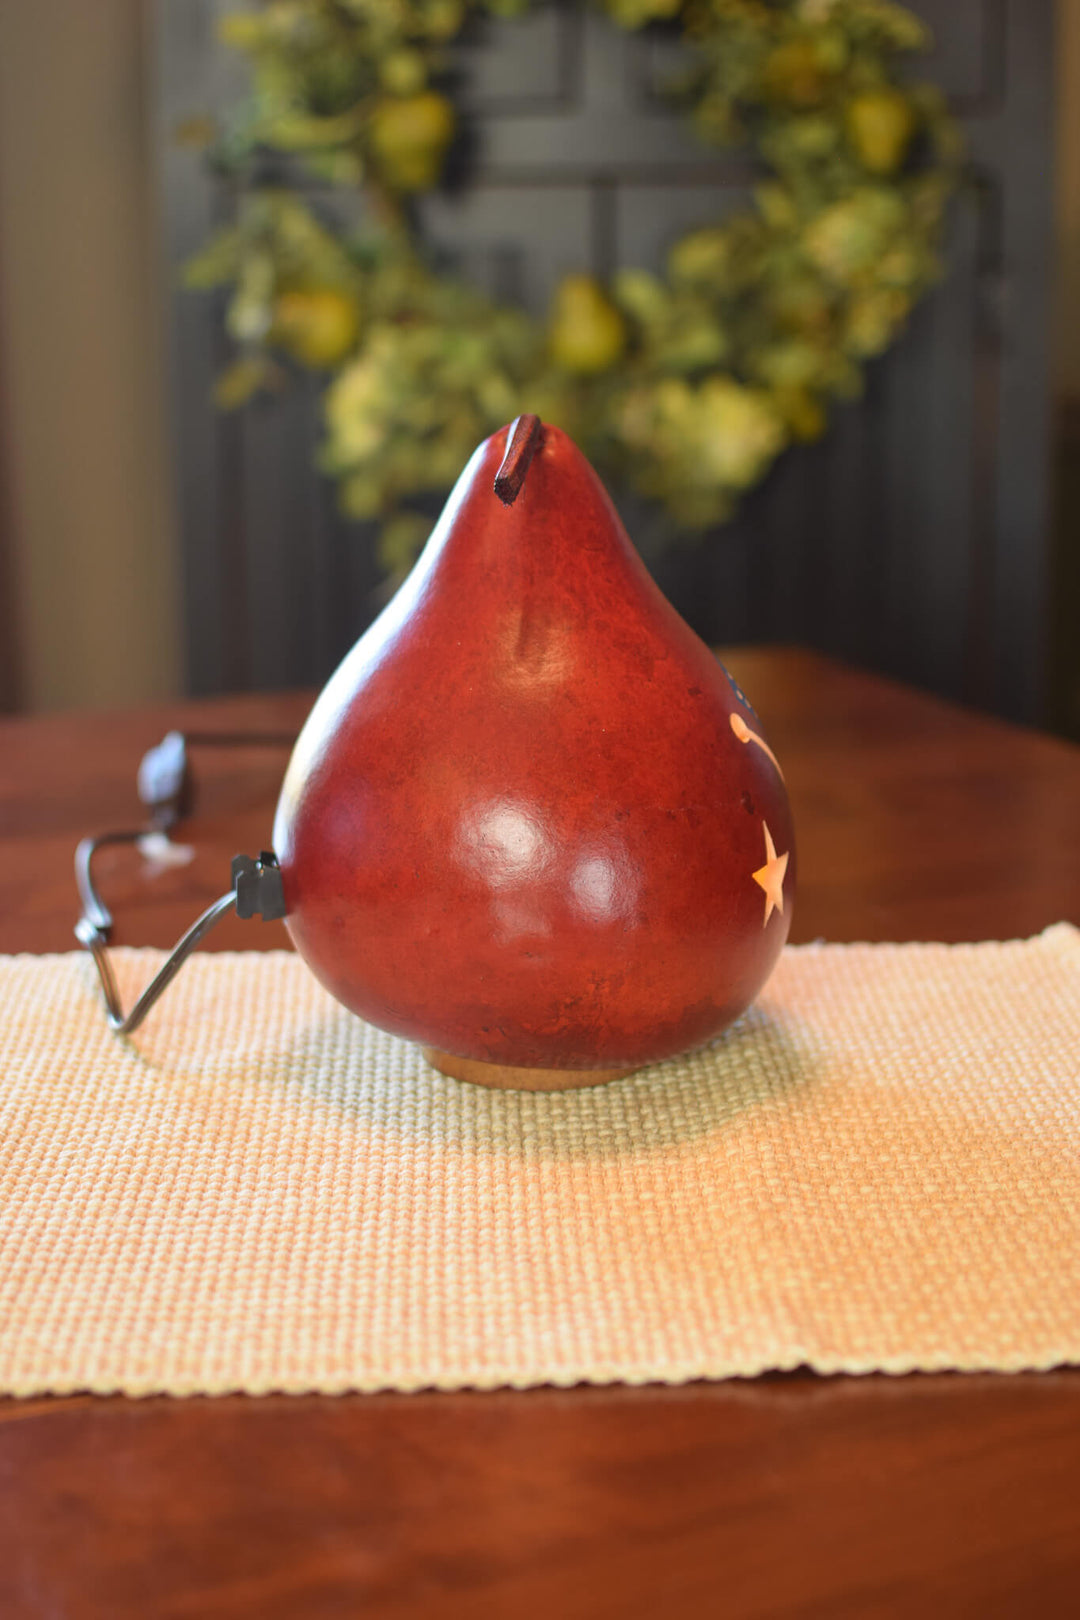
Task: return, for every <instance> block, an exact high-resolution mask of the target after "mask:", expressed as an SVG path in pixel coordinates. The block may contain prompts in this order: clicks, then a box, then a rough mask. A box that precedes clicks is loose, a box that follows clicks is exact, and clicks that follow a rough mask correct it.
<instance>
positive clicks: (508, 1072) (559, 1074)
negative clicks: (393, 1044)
mask: <svg viewBox="0 0 1080 1620" xmlns="http://www.w3.org/2000/svg"><path fill="white" fill-rule="evenodd" d="M424 1056H425V1057H426V1058H427V1060H428V1062H429V1063H430V1064H431V1066H432V1068H433V1069H438V1071H439V1073H440V1074H445V1075H449V1077H450V1079H451V1080H468V1081H470V1082H471V1083H472V1084H473V1085H474V1086H494V1087H496V1088H497V1089H498V1090H500V1091H575V1090H577V1089H578V1087H580V1086H603V1085H606V1084H607V1082H608V1081H609V1080H621V1079H623V1077H624V1076H625V1075H628V1074H633V1072H634V1071H633V1069H515V1068H514V1067H513V1066H512V1065H511V1064H508V1063H481V1062H480V1060H479V1059H478V1058H464V1057H455V1056H454V1055H453V1053H452V1052H439V1051H436V1049H435V1047H433V1046H425V1047H424Z"/></svg>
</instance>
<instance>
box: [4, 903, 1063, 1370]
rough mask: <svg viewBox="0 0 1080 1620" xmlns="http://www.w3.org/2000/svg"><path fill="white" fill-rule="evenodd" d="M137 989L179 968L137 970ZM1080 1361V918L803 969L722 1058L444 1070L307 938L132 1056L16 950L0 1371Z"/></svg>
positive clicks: (803, 957)
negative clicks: (513, 1071) (472, 1080)
mask: <svg viewBox="0 0 1080 1620" xmlns="http://www.w3.org/2000/svg"><path fill="white" fill-rule="evenodd" d="M117 955H118V966H119V975H120V979H121V982H122V987H123V989H124V992H125V995H126V996H127V997H129V998H130V996H131V994H132V992H133V991H134V990H135V989H136V988H137V987H138V986H139V985H140V984H141V983H142V982H143V981H144V980H145V979H146V978H147V977H148V976H149V974H150V972H151V971H152V969H153V968H154V966H155V965H156V964H157V962H158V961H159V960H160V957H159V955H158V953H156V952H150V951H141V952H136V951H127V952H119V953H117ZM1077 1360H1080V933H1078V932H1077V930H1076V929H1074V928H1072V927H1069V926H1067V925H1065V924H1059V925H1058V926H1057V927H1055V928H1051V929H1049V930H1048V931H1047V932H1046V933H1045V934H1043V935H1041V936H1040V937H1039V938H1037V939H1034V940H1030V941H1026V942H1013V943H1008V944H980V945H970V946H942V945H902V946H882V945H868V946H867V945H852V946H817V947H804V948H800V949H795V950H788V951H787V952H786V953H785V955H784V957H783V959H782V961H781V963H780V966H779V967H778V969H777V971H776V973H775V975H774V976H773V978H772V980H771V981H770V983H769V985H768V986H767V987H766V990H765V992H764V994H763V995H762V997H761V999H760V1001H759V1002H758V1004H757V1005H756V1007H755V1008H753V1009H752V1010H751V1012H750V1013H749V1014H747V1016H746V1017H744V1018H743V1019H742V1020H741V1021H740V1022H739V1024H737V1025H736V1026H735V1027H734V1028H733V1029H732V1030H730V1031H729V1032H728V1034H727V1035H725V1036H723V1037H721V1039H719V1040H718V1041H716V1042H714V1043H713V1044H712V1045H711V1046H710V1047H708V1048H707V1049H705V1050H703V1051H700V1052H697V1053H694V1054H692V1055H690V1056H687V1057H684V1058H680V1059H678V1060H676V1061H673V1062H670V1063H666V1064H663V1065H660V1066H657V1067H655V1068H653V1069H650V1070H646V1071H643V1072H641V1073H640V1074H638V1075H635V1076H632V1077H631V1078H629V1079H626V1080H621V1081H616V1082H615V1083H614V1084H612V1085H609V1086H606V1087H600V1088H596V1089H593V1090H588V1091H580V1092H572V1093H561V1094H547V1095H543V1094H534V1093H502V1092H492V1091H486V1090H483V1089H481V1088H479V1087H475V1086H469V1085H464V1084H461V1083H459V1082H457V1081H453V1080H447V1079H444V1078H443V1077H442V1076H440V1075H438V1074H436V1073H435V1072H434V1071H433V1070H432V1069H430V1068H429V1067H428V1066H427V1064H426V1063H425V1062H424V1060H423V1058H422V1057H421V1055H420V1053H419V1051H418V1050H417V1049H416V1048H415V1047H413V1046H410V1045H408V1044H406V1043H405V1042H402V1041H399V1040H395V1039H393V1038H392V1037H391V1036H388V1035H383V1034H381V1033H380V1032H379V1031H377V1030H375V1029H372V1028H370V1027H369V1026H367V1025H365V1024H363V1023H361V1022H360V1021H359V1020H357V1019H355V1018H353V1017H351V1016H350V1015H349V1014H348V1013H346V1012H344V1011H343V1010H342V1009H341V1008H339V1007H338V1006H337V1005H336V1004H335V1003H334V1002H333V1001H331V999H330V998H329V997H328V996H327V995H326V994H325V992H324V991H322V990H321V989H320V988H319V986H318V985H317V984H316V983H315V981H314V980H313V979H312V977H311V976H310V974H309V973H308V971H307V969H306V968H305V967H304V965H303V963H302V962H301V961H300V960H299V959H298V958H297V957H295V956H292V955H290V954H288V953H286V952H277V953H272V954H268V955H264V954H258V953H246V954H237V955H218V956H203V957H196V958H195V959H194V960H193V961H192V962H191V963H190V964H189V965H188V966H187V967H186V968H185V970H184V972H183V974H182V975H181V977H180V978H179V979H178V980H177V982H176V984H175V985H174V986H173V988H172V989H171V990H170V992H169V994H168V995H167V996H166V997H165V999H164V1000H163V1001H162V1002H161V1003H160V1005H159V1007H158V1008H157V1009H155V1011H154V1013H153V1014H152V1015H151V1018H150V1019H149V1020H148V1022H147V1024H146V1025H145V1026H144V1028H143V1029H142V1030H140V1031H139V1032H138V1034H137V1035H136V1036H135V1037H134V1038H132V1039H130V1040H121V1039H119V1038H117V1037H116V1036H113V1035H111V1034H109V1033H108V1031H107V1029H106V1028H105V1024H104V1019H103V1016H102V1011H101V1007H100V1004H99V999H98V993H97V989H96V984H95V981H94V978H93V968H92V965H91V963H90V962H89V959H88V958H84V957H83V956H81V955H70V956H51V957H30V956H22V957H8V958H2V959H0V1389H2V1390H3V1391H5V1392H8V1393H15V1394H23V1395H26V1394H31V1393H39V1392H46V1391H54V1392H60V1391H70V1390H77V1389H89V1390H95V1391H115V1390H120V1391H125V1392H127V1393H129V1394H146V1393H149V1392H152V1391H165V1392H171V1393H174V1394H185V1393H193V1392H196V1391H201V1392H206V1393H216V1392H221V1391H226V1390H246V1391H250V1392H253V1393H254V1392H259V1391H267V1390H295V1391H299V1390H322V1391H338V1390H347V1389H382V1388H393V1389H416V1388H420V1387H423V1386H437V1387H440V1388H454V1387H461V1386H490V1385H498V1384H512V1385H527V1384H536V1383H557V1384H568V1383H573V1382H576V1381H580V1380H587V1381H589V1382H595V1383H603V1382H609V1381H619V1380H622V1381H628V1382H639V1381H645V1380H663V1381H666V1382H679V1381H682V1380H686V1379H691V1378H700V1377H722V1376H725V1375H729V1374H752V1373H757V1372H761V1371H763V1370H765V1369H767V1368H784V1367H794V1366H796V1365H799V1364H801V1363H807V1364H809V1365H810V1366H811V1367H814V1368H817V1369H819V1370H820V1371H822V1372H836V1371H847V1372H868V1371H871V1370H874V1369H884V1370H886V1371H890V1372H902V1371H905V1370H908V1369H912V1368H927V1369H929V1368H998V1369H1007V1370H1012V1369H1020V1368H1036V1367H1049V1366H1051V1365H1053V1364H1055V1363H1060V1362H1066V1361H1077Z"/></svg>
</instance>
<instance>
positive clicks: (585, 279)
mask: <svg viewBox="0 0 1080 1620" xmlns="http://www.w3.org/2000/svg"><path fill="white" fill-rule="evenodd" d="M548 347H549V349H550V352H551V358H552V360H553V361H554V362H555V364H556V365H557V366H558V367H559V368H560V369H561V370H562V371H570V372H574V373H575V374H577V375H578V376H583V377H590V376H596V375H597V374H598V373H599V372H602V371H607V370H608V368H609V367H610V366H613V365H614V364H615V362H616V361H617V360H618V359H619V358H620V357H621V355H622V352H623V350H624V349H625V347H626V322H625V321H624V320H623V318H622V316H621V315H620V313H619V311H618V310H617V309H616V307H615V305H614V304H613V303H612V302H611V300H610V298H608V296H607V294H606V293H605V292H604V289H603V288H602V287H601V285H600V283H599V282H598V281H597V280H596V278H595V276H587V275H572V276H564V277H563V279H562V281H560V283H559V285H558V287H557V288H556V289H555V297H554V299H553V300H552V305H551V319H550V321H549V323H548Z"/></svg>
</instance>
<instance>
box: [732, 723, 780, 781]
mask: <svg viewBox="0 0 1080 1620" xmlns="http://www.w3.org/2000/svg"><path fill="white" fill-rule="evenodd" d="M731 729H732V731H733V732H734V733H735V735H736V737H738V739H739V741H740V742H741V743H757V745H758V747H759V748H760V749H761V751H762V753H763V754H768V756H769V758H770V759H771V760H772V762H773V764H774V765H775V766H776V770H777V774H778V775H779V777H780V780H781V782H782V781H783V780H784V773H783V771H782V770H781V769H780V761H779V760H778V759H777V757H776V755H775V754H774V753H773V751H772V749H771V748H770V747H769V745H768V743H767V742H766V741H765V739H764V737H759V736H758V734H757V732H756V731H751V730H750V727H749V726H748V725H747V723H746V721H745V720H744V719H743V717H742V715H741V714H733V715H732V716H731Z"/></svg>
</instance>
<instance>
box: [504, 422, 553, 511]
mask: <svg viewBox="0 0 1080 1620" xmlns="http://www.w3.org/2000/svg"><path fill="white" fill-rule="evenodd" d="M543 438H544V428H543V424H542V423H541V421H540V418H539V417H538V416H519V417H517V418H516V419H515V421H514V422H513V423H512V424H511V426H510V432H509V433H508V434H507V436H506V454H505V455H504V456H503V458H502V464H501V466H500V467H499V470H498V472H497V473H496V474H495V493H496V495H497V496H498V497H499V499H500V501H502V503H503V505H504V506H513V504H514V502H515V501H516V500H517V498H518V495H519V494H520V493H521V486H522V484H523V483H524V482H525V474H526V473H527V472H528V470H529V465H530V463H531V461H532V458H533V456H534V455H535V454H536V452H537V450H539V448H540V446H541V444H542V443H543Z"/></svg>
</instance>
